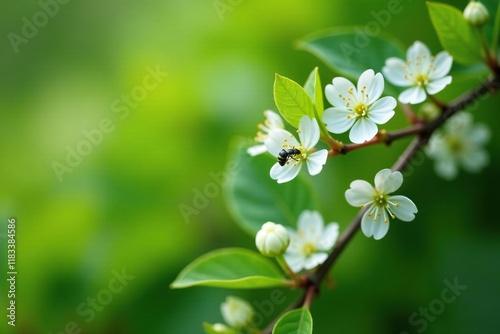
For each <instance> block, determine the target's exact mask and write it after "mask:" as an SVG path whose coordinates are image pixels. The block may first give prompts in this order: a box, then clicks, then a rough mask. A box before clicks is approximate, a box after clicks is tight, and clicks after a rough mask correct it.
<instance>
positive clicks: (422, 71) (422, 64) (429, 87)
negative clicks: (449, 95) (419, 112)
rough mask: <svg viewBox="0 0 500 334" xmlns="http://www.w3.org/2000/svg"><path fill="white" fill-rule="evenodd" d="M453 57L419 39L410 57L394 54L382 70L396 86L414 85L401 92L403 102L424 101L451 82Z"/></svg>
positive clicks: (410, 49)
mask: <svg viewBox="0 0 500 334" xmlns="http://www.w3.org/2000/svg"><path fill="white" fill-rule="evenodd" d="M452 63H453V57H452V56H450V54H449V53H448V52H446V51H441V52H440V53H438V54H437V55H436V57H434V56H432V55H431V52H430V51H429V48H428V47H427V46H426V45H425V44H424V43H422V42H420V41H416V42H415V43H413V45H412V46H410V47H409V48H408V51H407V53H406V61H404V60H402V59H399V58H396V57H391V58H388V59H387V60H386V61H385V66H384V68H383V69H382V73H384V76H385V77H386V79H387V80H388V81H389V82H391V83H393V84H394V85H396V86H401V87H410V88H408V89H406V90H404V91H403V92H402V93H401V94H399V101H400V102H401V103H409V104H417V103H420V102H424V101H425V99H426V97H427V94H429V95H434V94H437V93H439V92H440V91H442V90H443V89H444V88H445V87H446V86H447V85H449V84H450V83H451V76H449V75H447V74H448V72H450V69H451V65H452Z"/></svg>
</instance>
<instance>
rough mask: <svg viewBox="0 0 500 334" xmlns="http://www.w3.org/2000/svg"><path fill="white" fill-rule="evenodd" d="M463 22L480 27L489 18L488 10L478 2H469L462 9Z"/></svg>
mask: <svg viewBox="0 0 500 334" xmlns="http://www.w3.org/2000/svg"><path fill="white" fill-rule="evenodd" d="M464 18H465V20H466V21H467V22H468V23H469V24H470V25H471V26H474V27H481V26H482V25H484V24H485V23H486V22H488V19H489V18H490V13H489V12H488V9H487V8H486V7H485V6H484V5H483V4H482V3H481V2H479V1H471V2H469V4H468V5H467V7H465V9H464Z"/></svg>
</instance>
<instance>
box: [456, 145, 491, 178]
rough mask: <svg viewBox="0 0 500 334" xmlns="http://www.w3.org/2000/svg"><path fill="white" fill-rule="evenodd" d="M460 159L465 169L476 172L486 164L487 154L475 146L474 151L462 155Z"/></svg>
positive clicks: (487, 160)
mask: <svg viewBox="0 0 500 334" xmlns="http://www.w3.org/2000/svg"><path fill="white" fill-rule="evenodd" d="M461 161H462V165H463V167H464V169H465V170H466V171H468V172H471V173H477V172H479V171H480V170H481V169H482V168H483V167H485V166H486V165H487V164H488V162H489V156H488V153H487V152H486V151H485V150H481V149H477V148H476V149H475V150H474V151H471V152H469V153H468V154H466V155H464V156H463V157H462V159H461Z"/></svg>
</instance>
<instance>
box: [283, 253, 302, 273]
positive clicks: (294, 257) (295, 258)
mask: <svg viewBox="0 0 500 334" xmlns="http://www.w3.org/2000/svg"><path fill="white" fill-rule="evenodd" d="M284 257H285V261H286V263H287V264H288V266H289V267H290V269H292V271H293V272H294V273H298V272H300V271H301V270H302V269H304V262H305V260H306V257H305V255H304V254H303V253H290V252H288V250H287V251H286V253H285V254H284Z"/></svg>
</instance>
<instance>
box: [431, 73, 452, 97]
mask: <svg viewBox="0 0 500 334" xmlns="http://www.w3.org/2000/svg"><path fill="white" fill-rule="evenodd" d="M450 83H451V76H449V75H448V76H446V77H444V78H441V79H437V80H432V81H430V82H429V83H428V84H427V86H425V90H426V91H427V93H429V94H430V95H434V94H437V93H439V92H440V91H442V90H443V89H444V88H445V87H446V86H448V85H449V84H450Z"/></svg>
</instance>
